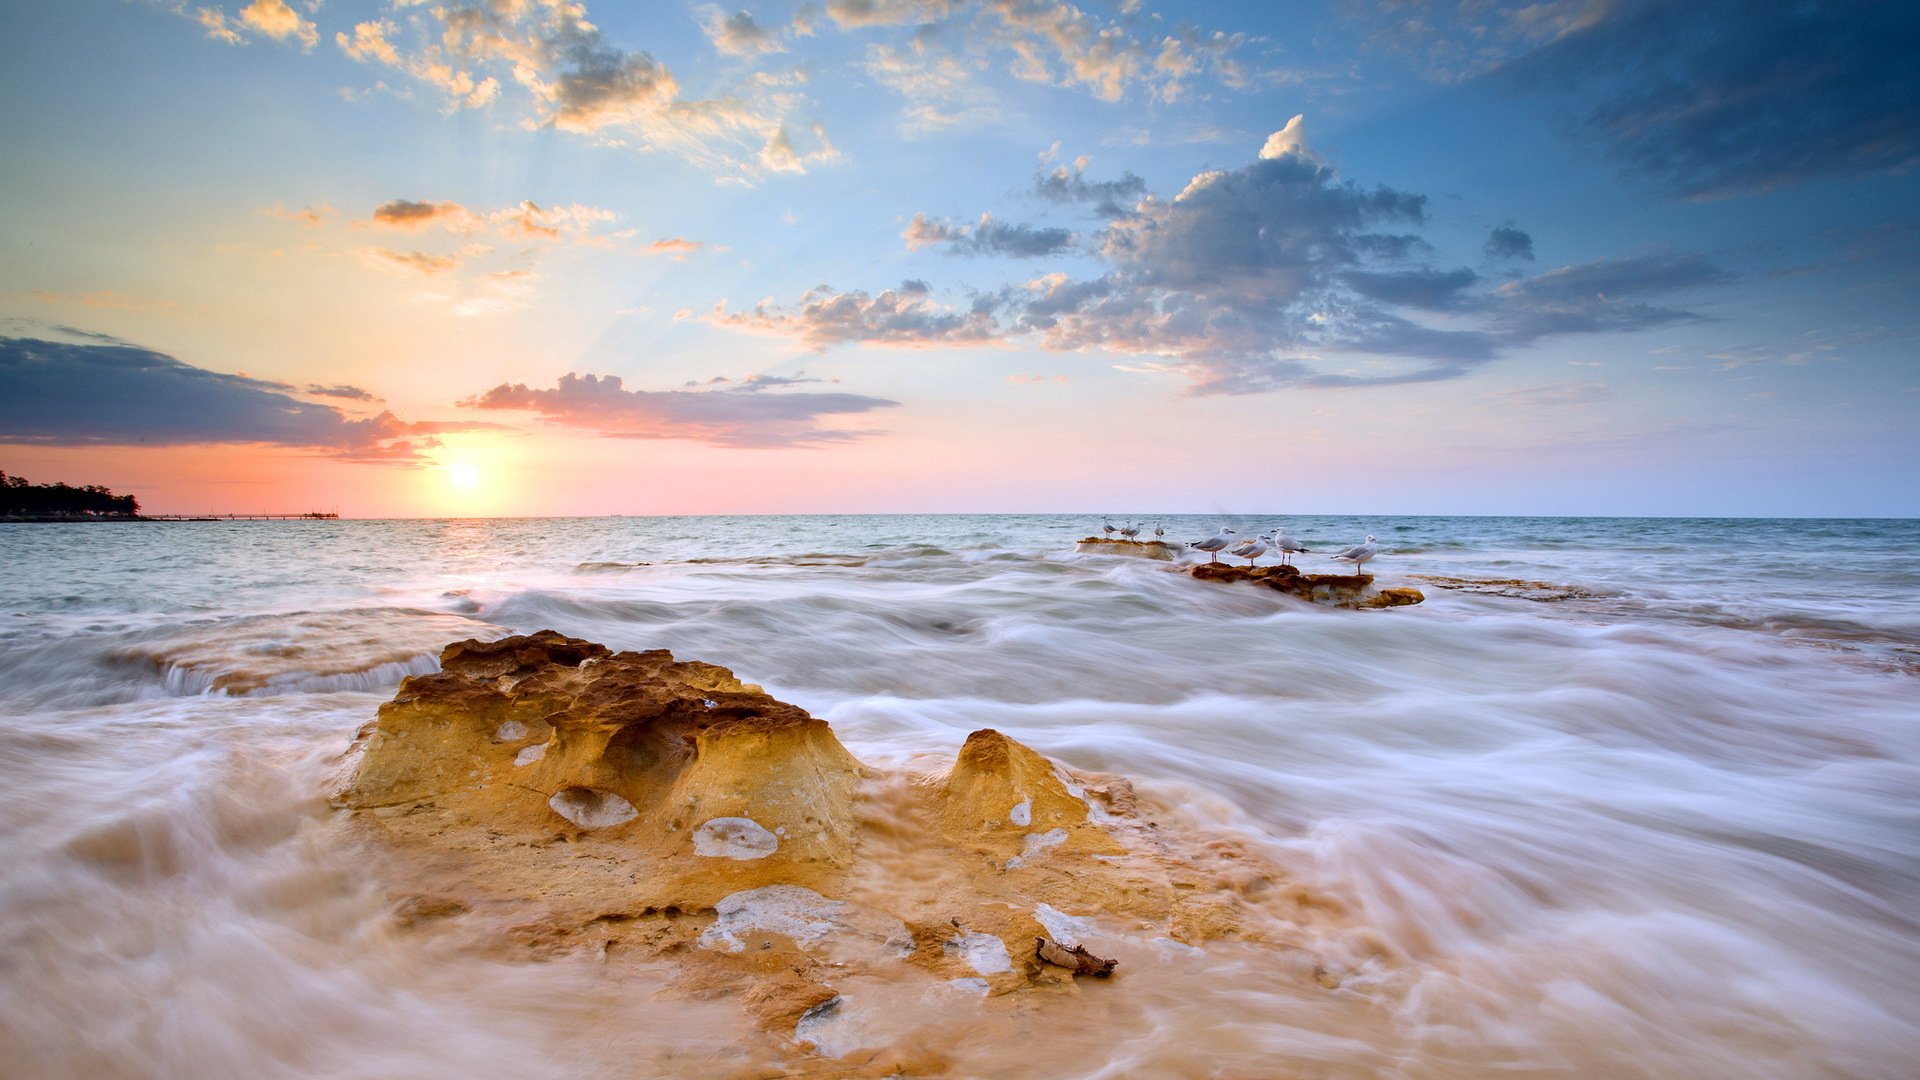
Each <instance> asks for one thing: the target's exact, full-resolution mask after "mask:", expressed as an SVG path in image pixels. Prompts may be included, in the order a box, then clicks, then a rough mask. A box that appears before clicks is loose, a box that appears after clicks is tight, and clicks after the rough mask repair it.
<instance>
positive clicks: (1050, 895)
mask: <svg viewBox="0 0 1920 1080" xmlns="http://www.w3.org/2000/svg"><path fill="white" fill-rule="evenodd" d="M441 665H442V670H440V671H439V672H437V673H434V674H430V675H417V676H414V677H412V678H410V679H408V680H406V682H404V683H403V684H401V687H400V690H399V692H398V693H397V694H396V695H395V696H394V699H393V700H392V701H390V702H388V703H387V704H385V705H383V706H381V708H380V712H379V715H378V717H377V718H376V719H375V720H374V721H373V722H372V723H370V724H368V725H367V726H366V727H365V728H363V729H362V730H361V732H360V734H359V736H358V738H357V740H356V744H355V755H354V756H353V758H352V759H351V766H350V769H349V771H348V774H347V775H346V777H345V778H344V781H343V783H342V785H341V787H340V789H339V791H338V793H337V796H336V798H337V802H338V803H339V804H340V805H341V806H343V807H347V808H349V809H351V810H353V811H355V812H356V813H357V814H358V815H359V817H360V820H362V821H364V822H366V823H368V824H369V825H371V826H373V827H374V828H375V832H376V835H377V836H378V837H379V839H380V840H381V847H382V849H383V850H384V853H385V855H386V856H388V858H386V859H384V860H383V861H382V863H381V865H382V866H383V867H386V868H387V871H386V872H387V873H388V874H389V876H390V877H392V878H393V879H395V880H393V881H392V882H391V885H390V887H391V888H392V889H393V890H394V892H395V893H396V894H397V895H400V896H414V897H417V896H432V897H435V898H436V903H437V904H438V905H439V906H438V907H437V908H436V911H435V913H436V915H440V916H441V917H437V918H434V919H432V920H431V921H425V920H422V919H421V918H418V917H416V916H412V915H408V914H406V913H405V910H403V911H402V912H401V913H400V916H399V921H400V923H401V925H403V926H412V927H418V928H420V930H421V932H434V933H456V932H458V931H459V928H460V927H462V926H467V927H470V928H471V933H472V934H473V937H474V941H475V947H476V948H486V949H498V948H501V947H502V944H503V943H516V946H515V947H519V948H524V949H527V950H529V951H531V952H532V953H534V954H536V955H544V954H549V953H556V952H569V951H576V950H580V949H597V950H599V952H600V954H601V955H602V956H605V957H608V958H610V959H611V958H613V957H615V956H617V955H629V954H630V955H633V956H635V957H638V958H642V959H646V958H656V957H662V956H671V957H674V958H676V962H677V964H678V965H679V967H680V970H681V972H682V975H681V980H680V984H681V986H682V989H683V991H684V992H686V993H688V994H692V995H695V996H714V995H734V994H737V995H738V999H739V1001H740V1002H741V1004H742V1007H743V1008H744V1009H745V1010H746V1011H747V1013H748V1015H750V1016H752V1017H754V1018H755V1019H756V1020H757V1021H758V1022H759V1023H760V1024H761V1025H762V1026H763V1027H764V1029H765V1030H767V1031H769V1032H782V1031H784V1032H792V1031H794V1030H795V1025H796V1023H799V1022H800V1020H801V1019H803V1018H804V1017H806V1016H815V1020H814V1021H813V1022H812V1024H813V1026H814V1027H818V1026H820V1024H821V1023H824V1021H822V1020H821V1019H820V1017H822V1016H824V1015H825V1013H820V1014H819V1015H815V1014H816V1011H817V1010H822V1009H827V1008H829V1006H830V1003H831V1002H833V1001H835V1000H838V999H839V998H838V992H837V991H836V990H835V989H834V987H835V986H837V985H844V984H845V983H846V982H847V981H848V980H856V981H859V982H860V985H863V986H866V987H868V988H869V990H870V991H871V990H872V988H874V987H892V988H894V990H896V991H897V992H899V993H900V994H903V995H909V994H910V995H919V994H923V993H927V992H931V991H937V992H938V993H940V994H952V993H954V992H956V991H963V992H964V993H966V994H967V995H970V996H976V995H985V996H987V997H997V996H1000V995H1004V994H1008V993H1012V992H1016V991H1050V992H1054V993H1068V992H1072V985H1073V978H1074V975H1075V974H1076V973H1083V974H1095V975H1102V976H1104V975H1106V974H1108V973H1110V972H1112V971H1113V962H1112V961H1107V960H1103V959H1100V958H1099V957H1091V956H1090V955H1089V954H1086V953H1085V950H1084V948H1080V947H1077V944H1078V939H1082V938H1091V939H1092V940H1093V941H1095V942H1096V943H1098V944H1099V945H1100V947H1101V949H1100V951H1101V953H1102V954H1103V955H1116V954H1118V955H1119V956H1122V957H1124V956H1126V955H1130V954H1129V953H1128V950H1129V949H1134V950H1147V949H1152V950H1159V949H1162V948H1163V947H1165V946H1166V943H1168V942H1169V941H1171V942H1176V943H1179V944H1180V946H1182V947H1186V946H1198V945H1200V944H1202V943H1204V942H1207V941H1210V940H1215V939H1222V938H1230V939H1235V940H1238V941H1241V942H1244V943H1248V944H1251V945H1254V946H1259V947H1267V948H1274V949H1301V950H1305V949H1306V948H1307V946H1306V944H1305V943H1306V942H1307V941H1309V940H1312V939H1313V938H1315V937H1317V936H1318V935H1320V934H1321V933H1322V931H1323V930H1324V926H1325V924H1327V923H1329V922H1331V921H1334V920H1335V919H1336V918H1337V916H1338V915H1339V913H1340V911H1341V905H1339V904H1337V903H1334V902H1332V901H1330V900H1327V899H1325V898H1323V897H1316V896H1312V895H1310V894H1308V893H1307V892H1306V891H1305V890H1302V889H1299V888H1297V887H1284V886H1282V885H1281V881H1282V875H1281V874H1280V873H1279V871H1278V870H1277V869H1276V868H1275V867H1273V866H1272V865H1270V864H1268V863H1266V862H1265V861H1264V860H1262V859H1260V858H1258V857H1256V856H1254V855H1253V854H1252V853H1250V852H1248V851H1247V850H1245V849H1244V848H1242V847H1241V846H1240V845H1239V844H1237V843H1236V842H1234V841H1232V840H1231V839H1228V838H1225V837H1221V836H1219V835H1204V834H1200V833H1186V832H1182V831H1181V830H1180V829H1179V828H1177V827H1174V826H1173V825H1172V824H1170V823H1169V824H1166V825H1163V824H1162V823H1161V822H1159V821H1156V820H1151V819H1144V818H1143V814H1144V813H1145V811H1144V810H1143V808H1142V806H1141V800H1140V799H1138V798H1137V797H1136V796H1135V794H1134V792H1133V789H1132V786H1131V785H1130V784H1128V783H1127V782H1126V781H1125V780H1124V779H1121V778H1118V777H1090V776H1078V777H1076V776H1075V775H1073V774H1070V773H1068V772H1067V771H1066V770H1064V769H1062V768H1061V767H1060V766H1058V765H1057V764H1055V763H1054V762H1052V761H1050V760H1048V759H1047V758H1046V757H1044V756H1042V755H1041V754H1039V753H1036V752H1035V751H1034V750H1032V749H1030V748H1028V747H1026V746H1024V745H1022V744H1021V743H1019V742H1017V741H1016V740H1014V739H1012V738H1009V737H1007V736H1006V735H1004V734H1002V733H1000V732H998V731H994V730H991V729H985V730H980V731H976V732H974V733H972V734H971V735H969V736H968V737H967V740H966V743H965V745H964V746H962V747H961V748H960V752H959V754H958V756H957V757H956V759H955V760H954V762H953V765H952V767H951V768H950V769H948V770H947V771H946V772H945V773H944V774H942V775H933V776H928V775H925V774H924V773H921V772H917V771H911V770H904V769H903V770H896V771H885V770H877V769H872V768H868V767H866V766H864V765H862V764H861V763H860V762H858V761H856V760H855V759H854V758H853V756H852V755H851V754H849V753H848V752H847V750H846V749H845V748H844V747H843V746H841V744H840V742H839V740H838V739H837V738H835V737H834V734H833V732H832V731H831V730H830V729H829V727H828V726H827V724H826V723H825V722H824V721H822V720H819V719H817V718H815V717H812V716H809V715H808V714H807V713H806V712H805V711H804V710H802V709H800V708H798V707H797V706H794V705H790V704H787V703H785V702H781V701H777V700H775V699H774V698H772V697H770V696H768V695H767V694H766V693H765V692H764V691H762V690H761V689H760V688H759V687H756V686H752V685H749V684H746V683H743V682H741V681H739V680H738V679H736V678H735V677H734V675H733V673H732V672H730V671H728V670H727V669H725V668H722V667H717V666H715V665H712V664H703V663H698V662H692V661H677V660H675V659H674V658H673V657H672V655H671V654H670V653H668V652H666V651H664V650H652V651H647V652H619V653H616V652H613V651H612V650H609V649H607V648H606V647H604V646H601V645H597V644H594V643H592V642H588V641H582V640H580V639H577V638H569V637H565V636H563V635H560V634H557V633H554V632H552V631H542V632H540V633H538V634H532V635H526V636H521V637H510V638H506V639H503V640H500V641H494V642H487V643H483V642H479V641H463V642H458V643H456V644H453V645H450V646H447V648H446V649H445V650H444V651H443V652H442V654H441ZM536 748H543V749H540V752H538V753H529V751H530V750H534V749H536ZM1161 810H1162V811H1163V812H1166V811H1167V808H1161ZM407 903H411V901H408V902H407ZM406 910H410V909H406ZM1039 941H1044V942H1046V943H1047V945H1048V946H1050V947H1051V948H1050V949H1049V950H1041V949H1039V948H1037V947H1036V942H1039ZM1055 942H1059V944H1058V945H1057V946H1055V945H1054V943H1055ZM1063 960H1064V961H1065V963H1064V966H1063ZM936 996H937V995H936ZM856 1015H863V1014H861V1012H860V1010H858V1009H854V1010H851V1011H849V1012H848V1016H856ZM833 1026H834V1027H835V1028H836V1029H838V1028H839V1027H844V1026H846V1025H845V1023H844V1022H843V1021H840V1020H836V1021H835V1023H834V1025H833ZM808 1030H809V1031H811V1030H812V1028H811V1027H809V1028H808ZM823 1031H824V1029H823ZM782 1037H783V1038H785V1037H786V1036H784V1035H783V1036H782ZM875 1037H876V1038H877V1036H875ZM848 1038H852V1036H848ZM798 1041H799V1042H800V1043H804V1044H807V1045H811V1046H813V1047H814V1049H815V1051H816V1052H819V1053H830V1052H833V1048H834V1047H839V1046H841V1045H842V1042H843V1040H842V1038H841V1037H840V1036H837V1035H836V1036H835V1037H833V1038H826V1037H824V1035H823V1036H822V1037H821V1038H812V1037H809V1038H806V1039H801V1040H798ZM856 1041H857V1040H856ZM782 1045H792V1044H790V1043H789V1044H782Z"/></svg>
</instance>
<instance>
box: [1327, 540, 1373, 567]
mask: <svg viewBox="0 0 1920 1080" xmlns="http://www.w3.org/2000/svg"><path fill="white" fill-rule="evenodd" d="M1379 550H1380V545H1378V544H1376V543H1374V542H1373V534H1372V533H1368V534H1367V542H1366V543H1364V544H1355V545H1354V546H1352V547H1350V548H1348V549H1347V550H1345V551H1343V552H1341V553H1340V554H1338V555H1335V556H1334V557H1333V558H1334V561H1336V562H1350V563H1352V564H1353V572H1354V573H1356V574H1357V573H1359V572H1360V564H1361V563H1363V562H1366V561H1367V560H1368V559H1371V558H1373V556H1374V554H1375V553H1376V552H1378V551H1379Z"/></svg>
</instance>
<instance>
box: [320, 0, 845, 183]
mask: <svg viewBox="0 0 1920 1080" xmlns="http://www.w3.org/2000/svg"><path fill="white" fill-rule="evenodd" d="M710 10H711V12H712V14H713V16H714V17H715V19H716V20H717V21H713V22H710V23H709V27H708V28H709V30H710V31H712V32H715V33H716V34H717V35H718V36H716V37H715V38H714V41H715V44H716V46H719V47H722V48H730V49H736V50H746V52H744V53H741V55H748V54H752V55H760V54H764V53H766V52H768V51H771V49H772V48H777V43H775V42H774V40H773V37H772V34H771V32H770V31H767V30H766V29H765V28H762V27H760V26H758V24H756V23H754V22H753V20H752V17H751V16H750V15H747V14H746V13H744V12H743V13H740V14H737V15H734V16H732V17H730V18H720V17H719V11H718V9H710ZM396 15H397V19H377V20H372V21H368V22H362V23H357V24H355V26H354V30H353V34H352V36H348V35H347V34H345V33H340V34H336V35H335V37H334V43H335V44H336V45H337V46H338V47H339V48H340V49H341V51H342V52H344V53H346V54H347V55H348V56H349V57H352V58H353V59H355V60H358V61H361V62H364V63H373V64H380V65H382V66H385V67H388V68H392V69H394V70H396V71H400V72H404V73H406V74H407V75H409V76H410V77H412V78H414V79H416V80H418V81H420V82H422V83H425V84H427V85H429V86H432V87H435V88H437V89H438V90H439V91H440V92H441V94H442V96H443V99H444V101H445V103H446V109H447V111H449V112H454V111H459V110H461V109H473V108H486V107H490V106H492V105H494V104H495V103H496V102H501V101H503V100H504V101H508V102H511V103H514V104H515V105H516V106H518V107H520V108H522V109H523V110H524V112H525V114H526V119H525V121H524V122H525V124H526V125H527V126H529V127H549V128H553V129H555V130H558V131H564V132H569V133H572V134H576V135H581V136H585V137H589V138H592V139H593V140H594V141H596V142H598V143H602V144H607V145H622V146H631V147H635V148H637V149H643V150H644V149H660V150H665V151H668V152H671V153H674V154H677V155H679V156H681V157H683V158H685V159H686V160H689V161H691V162H693V163H695V164H696V165H699V166H702V167H707V168H711V169H714V170H715V171H718V172H723V173H729V174H731V175H732V176H733V177H735V178H736V179H748V180H750V179H754V178H759V177H764V176H767V175H769V174H770V173H774V172H804V171H808V170H810V169H811V168H813V167H815V166H817V165H820V164H824V163H827V162H831V161H835V160H838V157H839V155H838V153H837V152H835V151H834V150H833V149H832V146H831V144H830V143H829V142H828V140H827V138H826V134H825V130H824V128H822V127H820V125H818V124H817V123H815V122H812V121H808V120H805V119H804V118H803V117H802V115H801V114H802V113H804V112H805V111H806V108H807V106H808V102H807V100H806V98H805V97H804V96H803V94H802V93H801V92H800V88H801V87H802V86H804V84H805V82H806V79H807V75H806V72H804V71H800V70H796V71H789V72H785V73H767V72H758V71H756V72H751V73H749V74H747V75H745V76H743V77H741V78H740V79H739V81H738V82H736V83H735V84H734V85H733V86H731V87H729V88H727V91H726V92H724V93H719V94H715V95H714V96H711V97H706V98H698V97H690V96H688V95H686V94H684V93H683V92H682V87H681V84H680V81H679V79H678V78H677V77H676V76H675V75H674V73H673V71H672V70H670V69H669V68H668V67H667V65H666V64H664V63H662V62H660V61H659V60H657V59H655V58H654V56H653V55H652V54H651V53H648V52H645V51H640V50H634V49H627V48H623V47H621V46H618V45H615V44H613V43H612V42H610V41H608V40H607V39H606V38H605V37H604V36H603V35H602V33H601V31H600V29H599V28H598V27H597V26H595V25H594V24H593V23H591V22H589V21H588V19H587V10H586V5H585V4H584V3H581V2H577V0H540V2H537V3H536V2H528V0H490V2H487V3H471V2H469V3H446V4H431V5H426V4H407V5H396ZM802 140H804V142H805V145H804V146H802V145H796V143H797V142H800V141H802Z"/></svg>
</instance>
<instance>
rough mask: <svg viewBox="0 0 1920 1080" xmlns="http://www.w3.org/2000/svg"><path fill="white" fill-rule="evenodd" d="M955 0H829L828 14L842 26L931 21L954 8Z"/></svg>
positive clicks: (937, 19)
mask: <svg viewBox="0 0 1920 1080" xmlns="http://www.w3.org/2000/svg"><path fill="white" fill-rule="evenodd" d="M954 7H955V5H954V4H953V3H952V2H951V0H827V17H828V18H830V19H832V20H833V21H834V22H835V23H836V24H838V25H839V27H840V28H841V29H842V30H857V29H861V28H864V27H869V26H895V25H898V24H900V23H930V22H938V21H940V20H941V19H944V18H946V17H947V16H948V14H950V13H951V12H952V11H953V10H954Z"/></svg>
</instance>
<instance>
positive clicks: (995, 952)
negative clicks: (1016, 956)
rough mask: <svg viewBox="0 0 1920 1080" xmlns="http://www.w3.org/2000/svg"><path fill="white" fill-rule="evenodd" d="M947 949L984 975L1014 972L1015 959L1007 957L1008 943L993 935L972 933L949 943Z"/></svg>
mask: <svg viewBox="0 0 1920 1080" xmlns="http://www.w3.org/2000/svg"><path fill="white" fill-rule="evenodd" d="M946 949H947V951H948V952H957V953H959V954H960V955H961V956H962V957H964V958H965V959H966V961H967V963H968V965H970V966H971V967H972V968H973V970H975V971H977V972H979V973H980V974H982V975H998V974H1000V973H1001V972H1003V971H1012V970H1013V957H1011V956H1008V955H1007V943H1006V942H1004V941H1001V940H1000V939H999V938H997V937H994V936H993V935H992V934H982V933H980V932H979V931H977V930H975V931H970V932H968V933H965V934H961V935H960V936H959V937H957V938H954V939H953V940H952V941H949V942H947V944H946Z"/></svg>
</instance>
